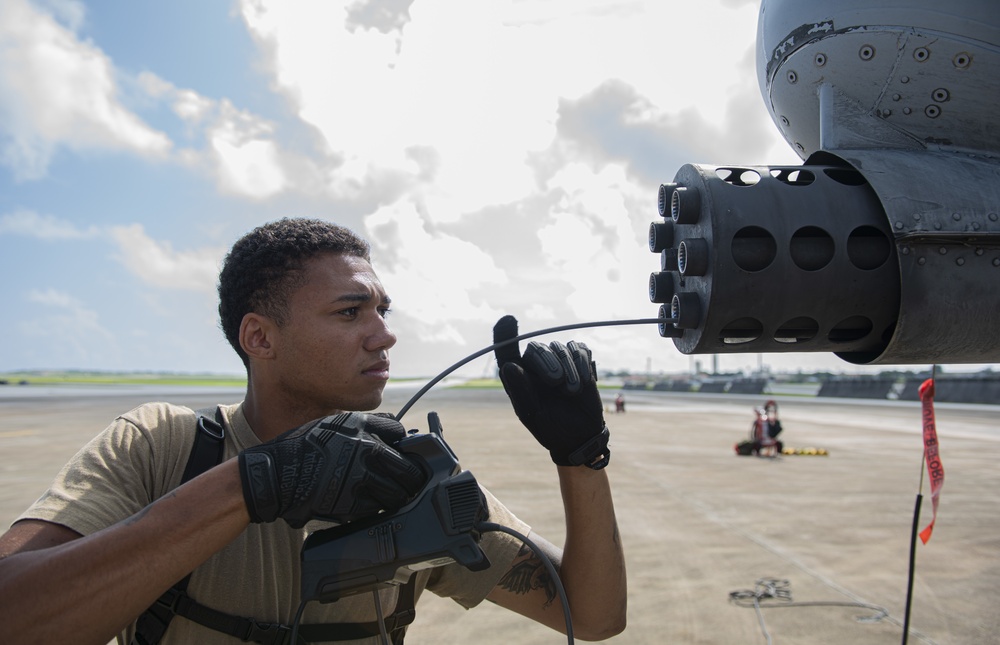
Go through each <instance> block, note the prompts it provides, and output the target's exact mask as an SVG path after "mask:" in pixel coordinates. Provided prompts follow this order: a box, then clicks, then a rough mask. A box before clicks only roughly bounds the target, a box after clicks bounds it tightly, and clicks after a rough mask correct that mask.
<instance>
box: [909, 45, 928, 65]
mask: <svg viewBox="0 0 1000 645" xmlns="http://www.w3.org/2000/svg"><path fill="white" fill-rule="evenodd" d="M930 57H931V52H930V51H929V50H928V49H927V48H926V47H917V48H916V49H914V50H913V58H914V59H915V60H916V61H917V62H919V63H922V62H924V61H925V60H927V59H928V58H930Z"/></svg>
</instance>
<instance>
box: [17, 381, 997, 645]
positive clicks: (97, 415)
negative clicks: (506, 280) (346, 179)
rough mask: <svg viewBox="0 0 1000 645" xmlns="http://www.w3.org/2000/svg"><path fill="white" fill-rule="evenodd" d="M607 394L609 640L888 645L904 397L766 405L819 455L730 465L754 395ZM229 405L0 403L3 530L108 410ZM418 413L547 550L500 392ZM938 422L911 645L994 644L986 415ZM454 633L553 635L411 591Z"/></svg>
mask: <svg viewBox="0 0 1000 645" xmlns="http://www.w3.org/2000/svg"><path fill="white" fill-rule="evenodd" d="M412 393H413V390H412V389H406V388H390V389H388V390H387V392H386V400H385V404H384V405H383V406H382V408H381V409H383V410H386V411H390V412H396V411H398V410H399V409H400V408H401V407H402V405H403V403H404V402H405V401H406V400H407V399H408V398H409V396H411V395H412ZM154 394H155V396H154ZM603 394H604V397H605V401H606V404H607V405H606V410H607V412H606V420H607V423H608V426H609V427H610V428H611V433H612V434H611V436H612V444H611V446H612V459H611V465H610V466H609V470H608V474H609V476H610V478H611V482H612V486H613V489H614V496H615V504H616V508H617V517H618V523H619V527H620V529H621V535H622V540H623V542H624V546H625V552H626V558H627V566H628V577H629V615H628V619H629V624H628V628H627V629H626V631H625V632H624V633H623V634H621V635H620V636H617V637H615V638H613V639H610V640H609V641H606V642H610V643H629V644H634V643H638V644H646V643H648V644H650V645H653V644H657V645H659V644H660V643H687V644H712V645H729V644H744V643H745V644H758V643H759V644H766V643H768V642H771V643H773V644H774V645H782V644H805V645H813V644H815V645H819V644H831V645H832V644H838V645H840V644H843V643H851V644H853V645H866V644H872V645H881V644H883V643H885V644H892V643H901V642H903V629H902V625H903V621H904V614H905V611H904V608H905V604H906V591H907V577H908V576H907V574H908V561H909V549H910V534H911V530H912V526H913V516H914V505H915V501H916V496H917V493H918V492H919V490H920V483H921V461H922V452H923V446H922V442H921V422H920V407H919V404H918V403H900V402H882V401H879V402H871V401H861V400H836V399H812V398H795V397H787V398H782V397H776V398H777V399H778V402H779V408H780V409H779V412H780V415H781V419H782V422H783V425H784V433H783V434H782V436H781V439H782V440H783V441H784V442H785V445H786V447H794V448H809V447H812V448H822V449H825V450H827V451H828V455H827V456H808V455H786V456H779V457H776V458H758V457H737V456H736V455H735V454H734V451H733V444H734V443H736V442H737V441H739V440H741V439H743V438H745V437H746V435H747V433H748V430H749V427H750V424H751V422H752V420H753V416H752V408H753V407H754V406H756V405H761V404H762V403H763V399H764V398H765V397H747V396H726V395H707V394H706V395H681V394H672V393H652V392H650V393H638V392H631V391H630V392H626V397H627V404H626V412H625V413H624V414H616V413H615V412H614V405H613V399H614V396H615V394H617V392H615V391H610V390H606V391H604V392H603ZM239 398H240V393H239V392H237V391H220V392H207V391H194V390H192V391H186V392H173V393H166V394H164V395H162V396H161V395H159V393H157V392H149V391H144V390H136V391H124V392H116V393H115V394H114V395H94V394H86V395H75V394H70V393H59V392H56V393H53V394H51V395H47V396H43V397H37V396H36V397H18V396H4V397H3V398H0V455H2V457H3V458H2V459H0V483H2V484H3V485H2V486H0V527H3V528H6V526H7V525H9V524H10V522H11V521H12V520H13V519H14V518H15V517H16V516H17V514H18V513H19V512H20V511H21V510H23V509H24V508H25V507H26V506H27V505H28V504H30V503H31V501H32V500H33V499H35V498H36V497H37V496H38V495H39V494H40V493H41V492H42V491H43V490H44V489H45V487H46V486H47V484H48V483H49V481H50V480H51V479H52V477H53V476H54V475H55V473H56V472H57V471H58V470H59V468H60V467H61V466H62V464H63V463H64V462H65V461H66V459H68V458H69V457H70V456H71V455H72V454H73V453H74V452H75V451H76V449H77V448H79V446H81V445H82V444H83V443H84V442H85V441H86V440H87V439H89V438H90V437H91V436H92V435H93V434H95V433H97V432H98V431H100V430H101V429H102V428H103V427H104V426H105V425H106V424H107V423H108V421H110V420H111V419H112V418H113V417H114V416H115V415H116V414H118V413H120V412H123V411H125V410H127V409H129V408H131V407H133V406H134V405H136V404H138V403H141V402H143V401H147V400H157V399H160V400H163V399H165V400H170V401H173V402H176V403H182V404H186V405H191V406H192V407H202V406H205V405H209V404H211V403H213V402H219V401H221V402H231V401H235V400H238V399H239ZM430 410H435V411H437V412H438V413H439V414H440V416H441V420H442V422H443V424H444V428H445V438H446V440H447V441H448V443H449V445H450V446H451V447H452V449H453V450H454V451H455V452H456V454H457V455H458V456H459V458H460V460H461V462H462V465H463V467H465V468H467V469H468V470H471V471H472V472H473V473H474V474H475V475H476V477H477V479H478V480H479V482H480V483H481V484H483V485H484V486H486V487H487V488H489V489H490V490H491V491H493V492H494V493H495V494H496V495H497V496H498V497H499V498H500V499H501V500H503V501H504V502H505V503H506V504H507V505H508V506H509V507H510V508H511V509H512V510H513V511H514V512H515V513H516V514H517V515H519V516H520V517H521V518H522V519H523V520H525V521H526V522H528V523H529V524H531V525H532V527H533V530H535V531H537V532H538V533H539V534H541V535H543V536H545V537H546V538H547V539H549V541H551V542H554V543H556V544H560V543H561V542H562V539H563V536H564V534H563V528H562V510H561V509H562V507H561V501H560V496H559V488H558V482H557V479H556V474H555V468H554V466H552V464H551V462H550V461H549V458H548V455H547V453H546V452H545V451H544V450H543V449H542V448H541V447H540V446H538V445H537V444H536V443H535V441H534V439H533V438H532V437H531V435H530V434H529V433H528V432H527V431H526V430H524V429H523V427H521V426H520V424H519V422H518V421H517V419H516V417H515V416H514V414H513V412H512V411H511V409H510V407H509V404H508V403H507V400H506V397H505V395H504V394H503V392H502V391H500V390H463V389H448V388H443V387H440V386H439V387H438V388H436V389H434V390H432V391H431V392H430V393H428V394H427V395H426V396H424V397H423V398H422V399H421V400H420V401H418V402H417V404H416V405H415V406H414V407H413V408H412V409H411V410H410V411H409V412H407V414H406V415H405V417H404V419H403V422H404V424H405V425H407V427H410V428H418V429H421V430H426V427H427V422H426V413H427V412H428V411H430ZM936 413H937V422H938V434H939V439H940V446H941V455H942V460H943V464H944V470H945V483H944V488H943V491H942V494H941V501H940V506H939V511H938V519H937V524H936V526H935V529H934V533H933V536H932V538H931V540H930V541H929V542H928V543H927V544H926V545H924V544H920V543H919V542H918V544H917V549H916V570H915V576H914V585H913V599H912V610H911V618H910V634H909V638H908V642H909V643H929V644H938V645H944V644H952V643H954V644H966V643H968V644H980V643H1000V617H998V612H997V611H996V609H995V606H996V604H997V601H998V600H1000V558H998V555H1000V469H998V468H997V461H998V458H1000V423H998V421H1000V407H998V406H972V405H957V404H939V405H938V406H937V407H936ZM923 494H924V503H923V506H922V511H921V517H920V521H919V528H921V529H922V528H923V527H924V526H926V525H927V524H928V523H929V522H930V519H931V515H932V510H931V504H930V490H929V485H928V483H927V479H926V475H925V476H924V485H923ZM595 566H600V563H595ZM769 585H770V587H769ZM755 589H770V592H771V595H777V596H780V597H781V598H778V599H775V598H773V597H772V598H768V597H764V598H761V599H760V600H759V604H760V605H761V609H760V610H759V611H758V610H756V609H755V608H754V607H753V606H752V605H753V600H754V591H755ZM733 594H736V595H738V596H741V597H744V598H745V600H743V601H742V602H743V603H744V604H747V605H748V606H741V605H740V604H737V602H734V600H733V598H732V595H733ZM785 596H788V598H785ZM768 639H770V641H769V640H768ZM469 642H475V643H477V645H492V644H497V645H499V644H500V643H503V644H507V643H518V644H525V645H533V644H539V645H541V644H546V645H547V644H550V643H551V644H555V643H565V642H567V639H566V638H565V637H564V636H561V635H559V634H557V633H555V632H552V631H550V630H548V629H546V628H543V627H540V626H538V625H536V624H534V623H531V622H530V621H528V620H526V619H524V618H521V617H519V616H516V615H514V614H511V613H510V612H507V611H505V610H503V609H500V608H498V607H496V606H493V605H491V604H490V603H488V602H486V603H483V604H482V605H481V606H480V607H477V608H475V609H473V610H470V611H466V610H464V609H462V608H461V607H459V606H458V605H456V604H455V603H453V602H451V601H448V600H444V599H440V598H437V597H435V596H433V595H430V594H428V595H425V596H424V598H423V599H422V600H421V603H420V605H419V606H418V615H417V620H416V622H415V624H414V625H413V627H412V628H411V629H410V632H409V635H408V637H407V643H408V645H431V644H435V645H437V644H443V643H469Z"/></svg>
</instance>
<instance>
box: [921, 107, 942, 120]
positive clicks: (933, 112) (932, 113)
mask: <svg viewBox="0 0 1000 645" xmlns="http://www.w3.org/2000/svg"><path fill="white" fill-rule="evenodd" d="M924 114H926V115H927V117H928V118H931V119H936V118H938V117H939V116H941V108H939V107H938V106H936V105H928V106H927V107H925V108H924Z"/></svg>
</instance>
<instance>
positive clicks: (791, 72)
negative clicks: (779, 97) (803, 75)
mask: <svg viewBox="0 0 1000 645" xmlns="http://www.w3.org/2000/svg"><path fill="white" fill-rule="evenodd" d="M785 78H787V79H788V82H789V83H791V84H793V85H794V84H795V83H796V82H797V81H798V80H799V75H798V74H796V73H795V70H794V69H791V70H788V74H787V75H786V76H785Z"/></svg>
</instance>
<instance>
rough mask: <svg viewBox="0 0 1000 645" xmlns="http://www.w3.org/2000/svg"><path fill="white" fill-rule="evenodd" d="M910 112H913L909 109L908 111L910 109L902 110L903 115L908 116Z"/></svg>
mask: <svg viewBox="0 0 1000 645" xmlns="http://www.w3.org/2000/svg"><path fill="white" fill-rule="evenodd" d="M910 112H913V110H911V109H910V108H908V107H906V108H903V114H909V113H910Z"/></svg>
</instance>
